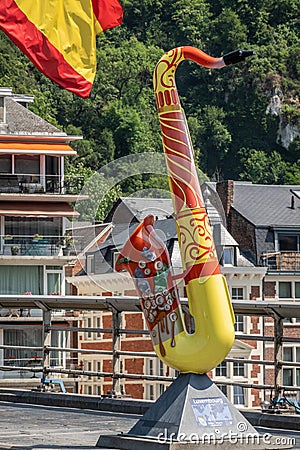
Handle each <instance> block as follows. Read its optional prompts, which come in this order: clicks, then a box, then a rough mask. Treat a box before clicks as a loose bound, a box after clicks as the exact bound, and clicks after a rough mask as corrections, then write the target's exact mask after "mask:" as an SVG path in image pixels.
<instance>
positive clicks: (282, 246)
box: [278, 234, 299, 251]
mask: <svg viewBox="0 0 300 450" xmlns="http://www.w3.org/2000/svg"><path fill="white" fill-rule="evenodd" d="M278 245H279V250H280V251H298V250H299V236H298V235H291V234H279V235H278Z"/></svg>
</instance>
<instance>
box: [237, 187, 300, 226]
mask: <svg viewBox="0 0 300 450" xmlns="http://www.w3.org/2000/svg"><path fill="white" fill-rule="evenodd" d="M291 189H292V190H296V191H299V190H300V186H298V185H266V184H252V183H243V182H236V181H235V182H234V199H233V203H232V207H233V208H234V209H235V210H236V211H238V212H239V213H240V214H241V215H242V216H243V217H245V218H246V219H247V220H248V221H249V222H251V223H253V225H255V226H268V227H270V226H271V227H274V228H276V227H278V228H280V227H283V228H299V227H300V199H298V198H297V197H296V198H295V208H294V209H293V208H292V207H291V199H292V193H291V191H290V190H291Z"/></svg>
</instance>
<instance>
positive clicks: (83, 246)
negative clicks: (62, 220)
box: [66, 222, 112, 253]
mask: <svg viewBox="0 0 300 450" xmlns="http://www.w3.org/2000/svg"><path fill="white" fill-rule="evenodd" d="M111 227H112V224H108V223H101V224H96V225H94V224H87V223H83V224H81V223H80V222H75V223H74V224H73V223H72V222H71V225H70V226H69V227H67V228H66V229H67V230H70V231H71V234H72V236H73V237H74V239H75V245H76V242H78V243H79V246H80V248H78V249H77V248H76V250H78V253H81V252H83V253H84V252H86V251H88V250H89V248H90V247H92V246H94V245H96V244H97V243H98V244H99V241H100V240H101V241H103V240H104V239H105V237H106V233H108V232H109V231H110V229H111Z"/></svg>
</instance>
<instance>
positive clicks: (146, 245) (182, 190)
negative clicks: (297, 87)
mask: <svg viewBox="0 0 300 450" xmlns="http://www.w3.org/2000/svg"><path fill="white" fill-rule="evenodd" d="M250 54H253V52H248V51H246V52H245V51H244V52H242V51H237V52H233V53H230V54H228V55H225V56H224V57H222V58H213V57H211V56H209V55H206V54H205V53H204V52H202V51H201V50H198V49H195V48H193V47H180V48H176V49H174V50H171V51H169V52H167V53H166V54H165V55H164V56H163V57H162V58H161V59H160V61H159V62H158V64H157V66H156V68H155V71H154V78H153V82H154V92H155V98H156V104H157V110H158V116H159V121H160V126H161V131H162V141H163V149H164V153H165V158H166V164H167V168H168V174H169V184H170V189H171V192H172V200H173V206H174V212H175V220H176V227H177V234H178V241H179V246H180V252H181V259H182V265H183V276H184V281H185V287H186V293H187V297H188V306H189V311H190V314H191V315H192V316H193V320H194V331H193V332H192V333H188V332H187V329H186V326H185V321H184V316H183V312H182V308H181V304H180V300H179V296H178V292H177V288H176V280H175V279H174V276H173V273H172V267H171V262H170V258H169V254H168V251H167V248H166V246H165V244H164V243H163V242H162V241H161V239H160V238H159V236H158V235H157V233H156V232H155V229H154V218H153V217H152V216H148V217H146V218H145V219H144V221H143V222H141V223H140V225H139V226H138V227H137V228H136V230H135V231H134V232H133V233H132V234H131V236H130V238H129V240H128V241H127V243H126V244H125V246H124V248H123V250H122V251H121V253H120V256H119V258H118V260H117V262H116V270H117V271H121V270H128V271H129V273H130V274H131V275H132V277H133V278H134V280H135V284H136V287H137V290H138V292H139V294H140V299H141V304H142V309H143V311H144V315H145V319H146V321H147V325H148V329H149V331H150V336H151V338H152V342H153V346H154V349H155V351H156V353H157V355H158V356H159V358H160V359H161V360H162V361H164V362H165V363H166V364H167V365H168V366H170V367H173V368H175V369H177V370H178V371H180V372H182V373H188V372H192V373H200V374H202V373H206V372H208V371H210V370H211V369H212V368H214V367H216V366H217V365H218V364H219V363H220V362H221V361H223V359H224V358H225V357H226V355H227V354H228V352H229V351H230V349H231V347H232V344H233V342H234V336H235V333H234V313H233V309H232V305H231V299H230V295H229V292H228V288H227V284H226V280H225V278H224V277H223V275H222V274H221V272H220V266H219V262H218V258H217V253H216V249H215V244H214V241H213V236H212V229H211V227H210V223H209V219H208V215H207V212H206V209H205V206H204V202H203V198H202V194H201V189H200V184H199V180H198V175H197V170H196V166H195V162H194V156H193V148H192V144H191V139H190V135H189V130H188V127H187V123H186V119H185V115H184V111H183V109H182V107H181V105H180V100H179V96H178V92H177V88H176V84H175V72H176V69H177V67H178V65H179V64H180V63H181V62H182V61H184V60H185V59H190V60H192V61H195V62H196V63H198V64H200V65H202V66H205V67H208V68H222V67H224V66H226V65H228V64H232V63H235V62H239V61H240V60H243V59H244V58H245V57H247V56H250Z"/></svg>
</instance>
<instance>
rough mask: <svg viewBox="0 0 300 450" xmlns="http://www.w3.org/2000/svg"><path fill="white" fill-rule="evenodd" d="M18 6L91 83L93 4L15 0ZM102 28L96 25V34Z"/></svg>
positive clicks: (85, 0)
mask: <svg viewBox="0 0 300 450" xmlns="http://www.w3.org/2000/svg"><path fill="white" fill-rule="evenodd" d="M15 3H16V4H17V6H18V7H19V8H20V10H21V11H22V12H23V13H24V14H25V15H26V16H27V18H28V19H29V20H30V21H31V22H32V23H33V24H34V25H35V27H36V28H37V29H38V30H39V31H40V32H41V33H43V35H44V36H45V37H46V38H47V39H48V40H49V42H50V43H51V44H52V45H53V46H54V47H55V48H56V49H57V50H58V51H59V52H60V53H61V54H62V55H63V56H64V58H65V60H66V61H67V63H68V64H70V66H71V67H73V69H74V70H76V71H77V72H78V73H79V74H80V75H82V76H83V77H84V78H85V79H86V80H87V81H89V82H91V83H92V82H93V80H94V76H95V71H96V30H95V26H96V24H95V17H94V13H93V8H92V2H91V0H80V2H79V1H78V0H35V1H34V2H31V1H28V0H15ZM54 12H55V13H54ZM99 26H100V25H99V23H97V31H98V30H99V28H98V27H99ZM100 31H101V30H100Z"/></svg>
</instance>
